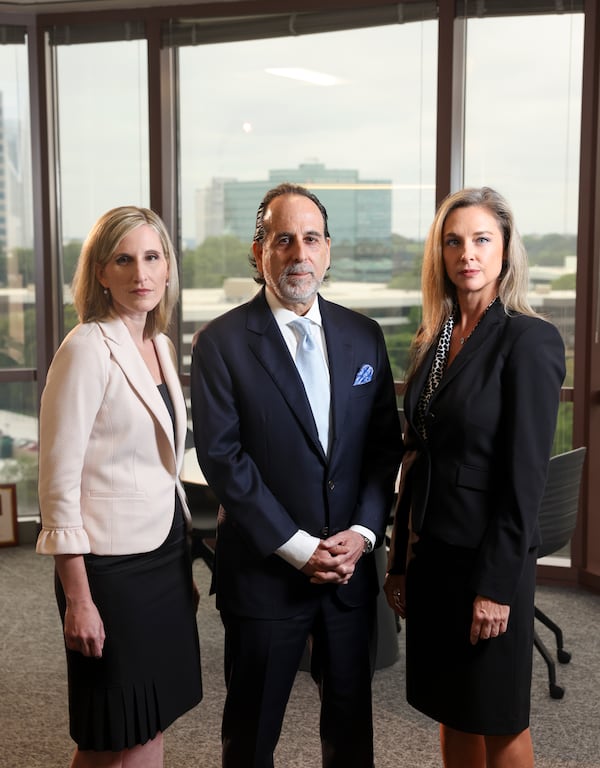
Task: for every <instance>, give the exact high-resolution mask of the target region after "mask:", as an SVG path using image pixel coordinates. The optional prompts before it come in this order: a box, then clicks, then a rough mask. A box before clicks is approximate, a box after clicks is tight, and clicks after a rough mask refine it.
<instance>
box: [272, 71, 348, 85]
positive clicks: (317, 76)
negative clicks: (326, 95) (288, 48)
mask: <svg viewBox="0 0 600 768" xmlns="http://www.w3.org/2000/svg"><path fill="white" fill-rule="evenodd" d="M265 72H268V74H269V75H276V76H277V77H289V78H290V79H292V80H301V81H302V82H304V83H311V85H324V86H329V85H337V84H338V83H341V82H342V81H341V80H339V79H338V78H337V77H334V76H333V75H326V74H324V73H323V72H314V71H313V70H312V69H302V68H301V67H282V68H270V69H266V70H265Z"/></svg>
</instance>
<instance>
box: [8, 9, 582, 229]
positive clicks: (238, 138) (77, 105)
mask: <svg viewBox="0 0 600 768" xmlns="http://www.w3.org/2000/svg"><path fill="white" fill-rule="evenodd" d="M582 40H583V16H582V15H581V14H577V15H574V16H573V15H568V14H564V15H556V16H537V17H523V16H520V17H514V18H512V19H474V20H470V21H469V22H468V27H467V86H466V88H467V90H466V92H467V100H466V136H465V142H466V152H465V184H466V185H483V184H487V185H490V186H494V187H496V188H497V189H498V190H499V191H500V192H502V193H503V194H504V195H505V196H506V197H507V198H508V199H509V201H510V202H511V204H512V206H513V208H514V210H515V214H516V219H517V224H518V226H519V229H520V230H521V232H523V233H525V234H530V233H545V232H561V233H563V232H575V231H576V226H577V197H576V196H577V174H578V150H579V118H580V96H581V59H582ZM436 48H437V26H436V23H435V22H433V21H430V22H424V23H416V24H415V23H411V24H403V25H394V26H390V27H378V28H373V29H363V30H356V31H352V32H344V33H324V34H317V35H311V36H298V37H294V38H285V39H276V40H262V41H249V42H241V43H240V42H238V43H232V44H219V45H210V46H190V47H184V48H182V49H181V51H180V76H181V88H180V108H181V114H180V141H181V161H180V166H181V199H182V228H183V235H184V238H193V237H194V236H195V233H196V207H195V205H196V203H195V201H196V192H197V190H199V189H203V188H205V187H208V186H209V185H210V183H211V180H212V179H213V178H215V177H228V178H236V179H238V180H255V179H267V176H268V171H269V169H273V168H295V167H297V166H298V165H300V164H301V163H305V162H312V161H317V162H321V163H324V164H325V166H326V167H327V168H339V169H357V170H358V171H359V174H360V178H361V179H369V180H373V179H386V180H390V181H391V184H392V187H393V195H392V201H393V211H392V221H393V230H394V231H395V232H397V233H399V234H402V235H405V236H407V237H417V238H423V237H425V235H426V232H427V228H428V227H429V224H430V222H431V219H432V217H433V213H434V210H433V207H434V181H435V128H436V114H435V110H436V78H437V50H436ZM15 57H16V58H18V55H16V53H15V47H14V46H0V90H2V92H3V96H4V110H5V113H6V115H7V116H11V115H12V113H18V112H19V110H21V111H22V110H23V109H24V108H25V109H26V101H25V107H24V105H23V95H24V94H23V90H24V88H23V87H21V88H20V89H15V88H14V85H13V82H14V80H15V78H19V79H20V80H21V81H22V82H24V81H25V80H26V75H25V74H24V68H25V67H26V62H25V60H23V61H21V62H19V61H17V60H16V58H15ZM145 60H146V53H145V43H143V42H137V41H136V42H132V43H117V44H115V43H110V44H92V45H85V46H81V45H71V46H64V47H61V48H60V49H59V51H58V82H59V105H60V126H59V132H60V158H61V192H62V210H63V236H64V237H65V238H81V237H83V236H84V235H85V233H86V232H87V231H88V229H89V228H90V227H91V225H92V224H93V222H94V221H95V220H96V219H97V218H98V216H99V215H100V214H101V213H103V212H104V211H105V210H107V209H108V208H110V207H113V206H114V205H118V204H123V203H138V204H147V203H148V184H147V175H148V165H147V162H148V161H147V154H148V139H147V128H146V116H147V106H146V101H145V90H146V72H145ZM274 67H277V68H281V67H303V68H306V69H310V70H312V71H316V72H321V73H325V74H327V75H330V76H332V77H333V80H334V84H332V85H329V86H321V85H313V84H309V83H306V82H302V81H298V80H291V79H289V78H286V77H281V76H278V75H275V74H272V73H270V72H269V71H268V70H271V69H273V68H274ZM25 72H26V69H25ZM25 90H26V88H25ZM23 119H24V120H26V116H25V117H24V118H23ZM256 202H257V204H258V202H259V201H256Z"/></svg>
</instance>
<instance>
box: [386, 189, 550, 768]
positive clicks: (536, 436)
mask: <svg viewBox="0 0 600 768" xmlns="http://www.w3.org/2000/svg"><path fill="white" fill-rule="evenodd" d="M527 286H528V273H527V257H526V253H525V250H524V248H523V245H522V242H521V239H520V237H519V235H518V232H517V230H516V228H515V225H514V220H513V216H512V213H511V211H510V208H509V206H508V205H507V203H506V201H505V200H504V199H503V198H502V197H501V196H500V195H499V194H498V193H497V192H495V191H494V190H492V189H489V188H486V187H484V188H482V189H466V190H462V191H460V192H457V193H455V194H453V195H450V196H449V197H448V198H446V200H444V201H443V202H442V204H441V206H440V208H439V210H438V212H437V214H436V217H435V220H434V222H433V225H432V227H431V230H430V232H429V236H428V239H427V243H426V246H425V254H424V261H423V274H422V288H423V323H422V326H421V328H420V330H419V332H418V333H417V335H416V337H415V340H414V342H413V347H412V362H411V367H410V370H409V372H408V376H407V382H408V384H407V391H406V395H405V401H404V411H405V415H406V419H407V426H406V433H405V454H404V458H403V463H402V472H401V487H400V494H399V502H398V508H397V512H396V518H395V526H394V537H393V544H392V549H391V553H390V562H389V574H388V576H387V579H386V584H385V591H386V595H387V598H388V601H389V603H390V605H391V606H392V608H393V609H394V610H395V611H396V612H397V613H398V614H399V615H400V616H406V618H407V623H406V632H407V634H406V644H407V648H406V663H407V698H408V701H409V703H410V704H411V705H413V706H414V707H416V708H417V709H418V710H420V711H421V712H424V713H425V714H427V715H429V716H430V717H432V718H434V719H435V720H437V721H438V722H439V723H440V724H441V725H440V736H441V746H442V755H443V759H444V765H445V766H446V768H458V767H460V768H484V767H485V766H486V765H487V766H491V765H493V766H494V767H495V768H504V766H506V768H508V767H509V766H510V768H530V766H533V749H532V745H531V737H530V733H529V699H530V686H531V666H532V652H533V619H534V590H535V563H536V550H537V546H538V544H539V530H538V523H537V515H538V509H539V505H540V500H541V498H542V494H543V491H544V486H545V482H546V474H547V469H548V460H549V457H550V452H551V448H552V440H553V436H554V430H555V426H556V415H557V410H558V402H559V395H560V388H561V385H562V381H563V378H564V374H565V360H564V346H563V343H562V340H561V338H560V335H559V333H558V331H557V329H556V328H555V327H554V326H553V325H551V324H550V323H548V322H546V321H545V320H544V319H543V318H541V317H540V316H539V315H537V314H536V313H535V312H534V311H533V310H532V308H531V307H530V306H529V303H528V301H527V298H526V291H527ZM405 574H406V578H405Z"/></svg>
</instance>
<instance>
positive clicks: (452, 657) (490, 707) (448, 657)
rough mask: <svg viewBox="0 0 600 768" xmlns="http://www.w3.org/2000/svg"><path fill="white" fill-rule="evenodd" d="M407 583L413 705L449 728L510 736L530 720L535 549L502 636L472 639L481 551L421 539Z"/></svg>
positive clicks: (408, 661) (409, 696)
mask: <svg viewBox="0 0 600 768" xmlns="http://www.w3.org/2000/svg"><path fill="white" fill-rule="evenodd" d="M414 551H415V556H414V558H413V559H412V560H411V562H410V563H409V567H408V572H407V580H406V590H407V594H406V600H407V605H406V611H407V618H406V681H407V682H406V686H407V699H408V702H409V704H411V705H412V706H413V707H415V708H416V709H418V710H419V711H420V712H423V713H424V714H425V715H428V716H429V717H431V718H433V719H434V720H437V721H438V722H440V723H443V724H445V725H447V726H449V727H451V728H454V729H456V730H459V731H465V732H467V733H478V734H484V735H508V734H516V733H520V732H521V731H522V730H523V729H524V728H527V727H528V725H529V707H530V690H531V671H532V657H533V622H534V592H535V563H536V559H535V553H534V552H532V553H531V554H530V555H529V557H528V559H527V562H526V563H525V567H524V570H523V575H522V578H521V582H520V585H519V589H518V594H517V597H516V599H515V602H514V604H513V605H512V606H511V610H510V616H509V621H508V629H507V631H506V633H505V634H504V635H501V636H500V637H497V638H491V639H489V640H480V641H479V642H478V643H477V644H476V645H474V646H473V645H471V643H470V641H469V630H470V627H471V621H472V611H473V600H474V598H475V594H474V593H473V591H472V589H471V588H470V586H469V584H470V580H471V576H472V573H473V567H474V561H475V558H476V556H477V552H476V551H473V550H468V549H463V548H461V547H452V546H449V545H445V544H442V543H439V542H435V543H433V542H425V541H420V542H418V543H417V544H416V545H415V548H414Z"/></svg>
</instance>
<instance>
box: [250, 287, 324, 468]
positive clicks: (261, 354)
mask: <svg viewBox="0 0 600 768" xmlns="http://www.w3.org/2000/svg"><path fill="white" fill-rule="evenodd" d="M264 293H265V292H264V289H263V290H262V291H260V292H259V293H258V294H257V295H256V296H255V297H254V298H253V299H251V300H250V302H249V303H248V320H247V330H248V346H249V347H250V349H251V350H252V352H253V354H254V355H255V356H256V358H257V359H258V361H259V362H260V364H261V365H262V366H263V368H264V369H265V370H266V371H267V373H268V374H269V376H270V377H271V378H272V380H273V383H274V384H275V386H276V387H277V388H278V389H279V391H280V392H281V394H282V395H283V397H284V398H285V400H286V402H287V404H288V405H289V407H290V409H291V410H292V411H293V413H294V414H295V415H296V417H297V419H298V422H299V424H300V426H301V427H302V429H303V430H304V431H305V433H306V435H307V437H308V439H309V441H310V442H311V443H313V445H314V446H315V448H316V449H317V450H318V451H319V453H320V455H321V456H322V457H323V459H324V460H325V454H324V452H323V448H322V446H321V443H320V441H319V435H318V434H317V428H316V426H315V420H314V418H313V415H312V410H311V407H310V404H309V402H308V398H307V396H306V392H305V390H304V386H303V385H302V379H301V378H300V374H299V373H298V370H297V368H296V366H295V364H294V361H293V360H292V358H291V355H290V353H289V350H288V348H287V345H286V343H285V340H284V338H283V336H282V335H281V331H280V330H279V326H278V325H277V322H276V320H275V318H274V317H273V313H272V312H271V309H270V307H269V305H268V304H267V300H266V298H265V295H264Z"/></svg>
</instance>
